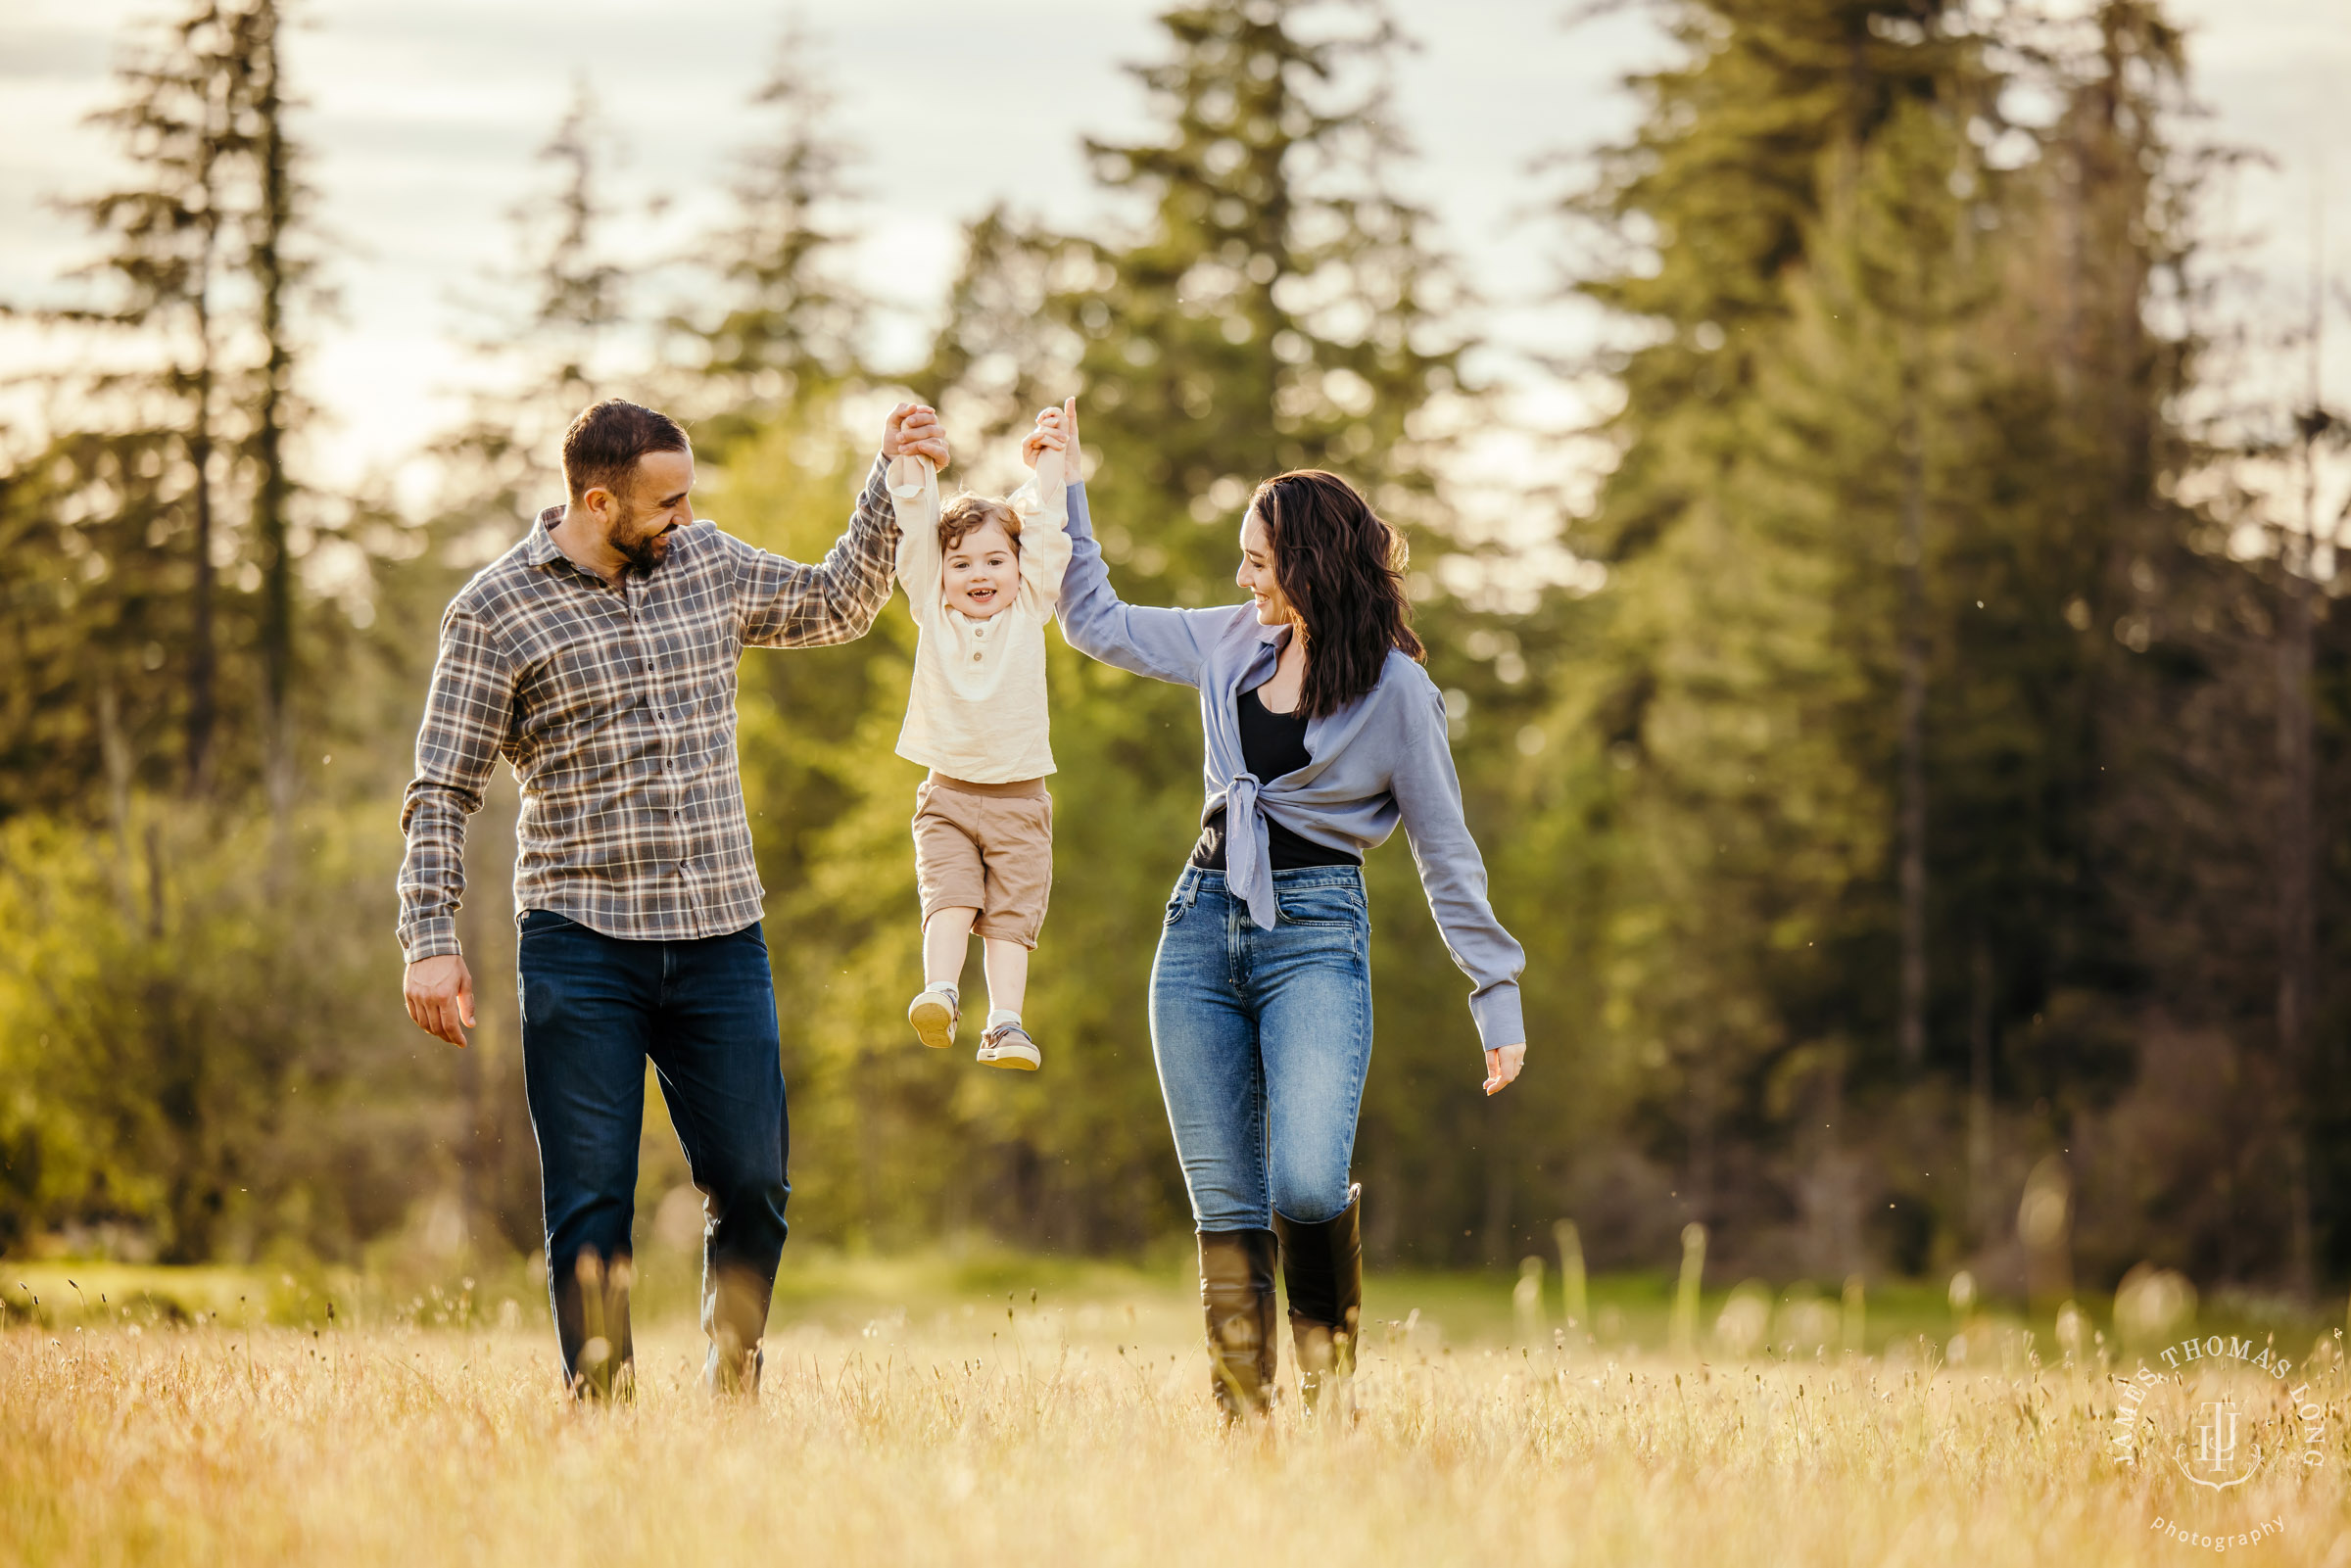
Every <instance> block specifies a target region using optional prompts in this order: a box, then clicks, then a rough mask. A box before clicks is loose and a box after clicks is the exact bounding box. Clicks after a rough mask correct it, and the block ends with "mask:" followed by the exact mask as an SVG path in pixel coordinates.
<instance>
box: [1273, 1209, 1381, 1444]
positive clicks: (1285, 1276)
mask: <svg viewBox="0 0 2351 1568" xmlns="http://www.w3.org/2000/svg"><path fill="white" fill-rule="evenodd" d="M1363 1217H1364V1189H1363V1188H1362V1186H1361V1185H1358V1186H1354V1187H1350V1188H1349V1189H1348V1190H1347V1207H1346V1208H1344V1209H1342V1210H1340V1211H1339V1212H1337V1213H1336V1214H1334V1215H1332V1216H1331V1217H1330V1218H1328V1219H1324V1220H1320V1221H1318V1222H1316V1223H1314V1224H1311V1225H1310V1224H1302V1223H1300V1222H1299V1221H1297V1220H1295V1219H1285V1218H1283V1217H1282V1216H1281V1215H1280V1214H1279V1213H1278V1212H1276V1213H1275V1214H1274V1216H1273V1230H1274V1234H1275V1235H1277V1236H1278V1237H1279V1238H1280V1240H1281V1277H1282V1283H1283V1285H1285V1286H1286V1287H1287V1288H1288V1290H1289V1293H1290V1334H1291V1337H1292V1338H1293V1339H1295V1340H1296V1342H1297V1347H1298V1389H1299V1392H1300V1394H1302V1395H1303V1396H1304V1397H1305V1400H1306V1407H1307V1409H1309V1410H1310V1411H1313V1412H1315V1413H1316V1414H1318V1415H1323V1416H1329V1417H1333V1418H1336V1419H1342V1420H1343V1419H1345V1418H1346V1417H1347V1416H1349V1415H1351V1414H1353V1413H1354V1408H1355V1397H1354V1380H1355V1337H1356V1332H1357V1329H1358V1326H1359V1325H1360V1324H1361V1323H1362V1321H1363V1315H1364V1226H1363Z"/></svg>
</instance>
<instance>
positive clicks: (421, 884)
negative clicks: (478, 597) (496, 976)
mask: <svg viewBox="0 0 2351 1568" xmlns="http://www.w3.org/2000/svg"><path fill="white" fill-rule="evenodd" d="M513 711H514V671H513V663H512V660H511V659H510V658H508V657H507V655H506V653H505V651H504V649H503V648H501V647H500V646H499V645H498V642H497V641H496V639H494V638H493V637H492V636H491V635H490V632H489V629H488V628H486V627H485V626H483V625H482V623H481V621H480V619H479V618H478V617H477V616H475V615H474V613H473V612H472V610H471V609H470V608H469V607H468V606H467V604H466V602H465V600H464V598H463V597H462V596H460V597H459V598H458V599H456V601H455V602H453V603H452V604H451V605H450V607H449V611H448V613H447V614H445V615H443V616H442V618H441V650H440V654H439V656H438V657H437V658H436V659H435V660H434V663H433V685H432V690H431V692H430V693H429V694H428V695H427V696H426V698H425V704H424V723H423V725H422V726H421V727H420V728H419V729H418V730H417V732H416V777H415V778H414V779H412V780H410V781H409V783H408V794H407V796H406V798H405V799H404V800H403V802H402V804H401V812H400V829H401V832H402V834H403V835H404V836H406V837H407V839H408V853H407V855H406V857H405V858H404V859H403V860H402V862H401V867H400V945H401V949H402V951H403V952H404V953H405V954H406V955H407V958H408V962H409V963H411V964H414V963H416V962H418V961H419V960H422V959H427V958H438V957H440V956H441V955H443V954H446V953H455V952H456V951H458V944H457V919H456V916H457V906H458V905H459V904H460V903H461V902H462V901H463V899H464V895H465V819H466V818H467V817H469V816H471V815H472V814H473V813H475V812H477V811H479V810H481V809H482V790H483V788H484V787H485V786H486V785H487V784H489V782H490V774H491V771H492V770H493V769H495V768H496V767H497V766H498V758H499V752H500V750H501V748H502V747H504V744H505V742H506V736H507V734H508V730H509V728H510V726H511V724H512V721H513Z"/></svg>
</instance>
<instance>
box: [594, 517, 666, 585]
mask: <svg viewBox="0 0 2351 1568" xmlns="http://www.w3.org/2000/svg"><path fill="white" fill-rule="evenodd" d="M636 520H637V519H636V516H635V514H634V513H632V514H630V515H628V516H625V517H621V518H618V519H616V520H615V521H614V523H613V526H612V531H611V532H610V533H608V534H606V535H605V536H604V543H605V544H607V545H609V546H612V547H613V548H614V549H615V550H617V551H619V553H620V558H621V560H622V561H623V562H625V563H626V564H624V565H623V566H622V567H621V575H622V576H624V577H649V576H651V575H652V572H653V569H654V568H655V567H657V566H659V565H660V564H661V557H662V556H663V555H665V554H666V553H668V550H669V531H668V530H667V529H663V530H662V531H661V532H660V533H658V534H647V535H645V536H644V537H642V538H640V539H634V540H631V539H624V538H623V537H622V533H623V530H625V529H627V528H628V527H629V525H630V524H632V523H634V522H635V521H636Z"/></svg>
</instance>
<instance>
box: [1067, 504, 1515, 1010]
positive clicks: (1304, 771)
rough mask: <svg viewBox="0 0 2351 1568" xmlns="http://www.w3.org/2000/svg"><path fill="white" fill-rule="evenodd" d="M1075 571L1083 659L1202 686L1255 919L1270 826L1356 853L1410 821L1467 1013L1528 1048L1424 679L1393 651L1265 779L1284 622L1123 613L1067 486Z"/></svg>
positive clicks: (1438, 705)
mask: <svg viewBox="0 0 2351 1568" xmlns="http://www.w3.org/2000/svg"><path fill="white" fill-rule="evenodd" d="M1069 494H1070V508H1069V532H1070V543H1071V546H1072V549H1071V554H1070V565H1069V570H1068V572H1067V573H1066V574H1065V575H1064V576H1063V578H1062V580H1061V604H1060V616H1061V630H1062V635H1063V636H1064V637H1065V638H1067V639H1068V640H1069V643H1070V646H1072V647H1074V648H1076V649H1077V650H1078V651H1079V652H1080V653H1084V654H1087V655H1089V656H1091V657H1093V658H1097V659H1100V660H1101V661H1102V662H1103V663H1105V664H1115V665H1117V666H1118V667H1119V668H1120V669H1122V670H1132V671H1133V672H1134V673H1135V674H1137V675H1148V676H1151V677H1153V678H1154V679H1157V680H1161V681H1172V682H1175V683H1176V684H1177V685H1179V686H1189V687H1197V688H1199V690H1200V722H1201V726H1202V728H1203V729H1204V730H1205V731H1206V732H1207V735H1208V762H1207V767H1206V770H1205V771H1206V774H1207V780H1208V803H1207V805H1206V806H1204V807H1203V808H1202V810H1201V822H1202V825H1203V826H1205V825H1206V823H1207V820H1208V818H1209V817H1210V816H1211V815H1213V814H1214V813H1215V812H1216V810H1217V808H1218V807H1220V806H1223V808H1224V809H1225V812H1226V817H1225V822H1226V825H1227V831H1226V832H1225V835H1224V878H1225V882H1226V884H1227V885H1228V886H1230V887H1231V888H1232V889H1233V891H1234V892H1235V894H1237V895H1238V896H1239V897H1241V898H1242V899H1243V900H1244V901H1246V902H1247V904H1248V906H1249V916H1250V919H1252V920H1254V921H1255V922H1256V923H1257V924H1258V925H1259V926H1260V927H1264V928H1266V929H1268V930H1271V929H1272V928H1273V922H1274V916H1275V910H1276V905H1275V902H1274V898H1273V872H1272V861H1271V857H1270V856H1269V855H1268V853H1267V849H1266V837H1267V834H1266V821H1267V819H1268V818H1269V817H1270V818H1271V819H1273V820H1274V821H1277V822H1279V823H1280V824H1281V825H1282V826H1283V827H1284V828H1287V829H1289V830H1290V831H1291V832H1294V833H1296V834H1298V835H1299V836H1300V837H1302V838H1308V839H1312V840H1313V841H1314V842H1316V843H1318V844H1322V845H1324V846H1326V847H1328V848H1332V849H1344V850H1347V851H1349V852H1351V853H1354V854H1357V855H1361V854H1362V853H1363V852H1364V851H1366V850H1367V849H1369V848H1371V847H1372V846H1374V845H1376V844H1382V843H1385V842H1387V839H1388V835H1389V834H1390V833H1392V832H1395V831H1396V825H1397V823H1399V822H1402V823H1403V824H1404V835H1405V838H1406V840H1407V841H1408V842H1410V843H1411V845H1412V847H1413V861H1414V864H1415V865H1416V866H1418V867H1419V869H1420V885H1421V887H1422V888H1423V889H1424V890H1425V891H1426V892H1427V894H1428V907H1429V911H1430V913H1431V914H1433V915H1435V916H1436V919H1437V928H1438V929H1439V930H1440V931H1442V932H1443V933H1444V936H1445V947H1446V950H1447V951H1448V952H1450V953H1451V954H1452V955H1453V961H1454V963H1456V964H1458V965H1460V966H1461V969H1462V973H1463V974H1466V975H1468V976H1469V978H1470V980H1471V981H1472V982H1473V987H1472V989H1471V991H1470V993H1469V1015H1470V1017H1471V1018H1473V1019H1474V1020H1476V1022H1477V1032H1478V1035H1479V1037H1480V1038H1481V1039H1482V1040H1483V1041H1484V1042H1485V1046H1486V1049H1488V1050H1499V1049H1501V1048H1502V1047H1504V1046H1506V1045H1517V1044H1521V1043H1523V1042H1524V1041H1525V1039H1526V1025H1525V1022H1524V1021H1523V1019H1522V1018H1521V1016H1520V1010H1519V1004H1518V974H1519V972H1520V971H1521V970H1523V969H1524V968H1525V967H1526V953H1525V951H1524V949H1522V948H1520V947H1519V945H1518V944H1517V942H1516V941H1514V940H1513V939H1512V938H1511V933H1510V932H1509V931H1506V930H1504V929H1503V928H1502V923H1501V922H1500V921H1498V920H1496V919H1495V918H1494V908H1493V906H1492V905H1491V904H1489V903H1488V902H1487V901H1486V866H1485V862H1484V861H1483V860H1482V859H1480V858H1479V857H1478V853H1477V843H1476V841H1475V840H1474V839H1472V838H1471V837H1470V836H1469V828H1468V825H1467V824H1466V823H1464V822H1463V820H1462V786H1461V781H1460V780H1459V779H1458V778H1457V777H1456V776H1455V774H1454V770H1453V751H1452V748H1451V747H1450V746H1449V745H1448V744H1447V741H1446V727H1445V698H1444V696H1443V694H1442V693H1440V692H1439V691H1438V690H1437V689H1436V685H1435V683H1433V682H1431V681H1430V680H1429V678H1428V672H1426V671H1425V670H1423V669H1421V668H1420V666H1419V665H1418V664H1416V663H1415V662H1414V661H1413V660H1412V659H1411V658H1409V657H1408V656H1406V655H1405V654H1403V653H1399V652H1390V653H1389V654H1388V664H1387V668H1386V669H1384V670H1382V671H1381V672H1380V677H1379V685H1377V686H1375V687H1373V688H1372V689H1371V690H1370V691H1369V692H1368V693H1367V694H1366V695H1364V696H1363V697H1360V698H1358V699H1357V700H1356V701H1354V702H1351V703H1349V704H1348V705H1347V706H1346V707H1344V708H1342V709H1340V710H1339V711H1338V712H1337V713H1332V714H1325V715H1324V716H1322V717H1321V718H1319V719H1313V720H1310V721H1308V723H1307V727H1306V749H1307V752H1308V754H1309V755H1311V756H1312V757H1313V759H1314V760H1313V761H1312V762H1310V763H1308V764H1307V765H1306V766H1305V767H1303V768H1301V769H1299V770H1298V771H1297V772H1295V773H1286V774H1283V775H1282V776H1281V777H1280V778H1278V779H1273V780H1264V779H1260V778H1258V777H1257V776H1256V775H1255V774H1253V773H1251V772H1249V771H1248V768H1247V766H1246V764H1245V763H1244V762H1243V761H1242V756H1241V728H1240V717H1239V711H1238V709H1237V708H1236V706H1235V705H1234V698H1236V697H1237V696H1238V695H1239V694H1240V693H1241V692H1243V691H1246V690H1249V689H1252V688H1255V687H1257V686H1259V685H1261V684H1263V683H1264V682H1265V681H1266V680H1267V678H1268V677H1270V676H1271V675H1272V673H1273V665H1274V662H1275V661H1276V660H1277V659H1278V658H1279V657H1280V652H1281V646H1282V643H1283V642H1284V641H1286V640H1287V638H1288V636H1289V631H1288V629H1287V628H1286V627H1271V626H1261V625H1259V624H1258V620H1257V612H1256V609H1255V607H1254V606H1252V605H1248V604H1230V605H1223V606H1221V607H1219V608H1216V609H1211V610H1176V609H1151V608H1147V607H1145V606H1142V605H1135V604H1126V603H1122V602H1121V601H1120V599H1119V595H1118V594H1117V593H1116V592H1115V591H1114V590H1113V589H1112V588H1111V586H1110V573H1109V571H1108V569H1107V568H1106V567H1105V566H1104V565H1103V563H1102V546H1100V545H1099V544H1098V543H1097V542H1096V541H1095V539H1094V528H1093V519H1092V518H1091V517H1090V516H1089V515H1088V513H1087V511H1086V506H1085V487H1084V486H1083V485H1081V484H1080V485H1072V486H1071V487H1070V493H1069Z"/></svg>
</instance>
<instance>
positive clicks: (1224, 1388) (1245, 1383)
mask: <svg viewBox="0 0 2351 1568" xmlns="http://www.w3.org/2000/svg"><path fill="white" fill-rule="evenodd" d="M1273 1253H1274V1242H1273V1233H1272V1232H1271V1231H1270V1230H1204V1231H1202V1232H1200V1306H1201V1307H1202V1308H1203V1309H1204V1310H1205V1311H1206V1312H1207V1314H1208V1376H1209V1383H1210V1386H1211V1387H1212V1388H1213V1389H1214V1390H1215V1392H1216V1396H1217V1402H1218V1403H1219V1404H1221V1405H1223V1407H1224V1414H1225V1416H1226V1418H1228V1419H1238V1418H1239V1417H1241V1416H1243V1415H1263V1414H1264V1413H1265V1412H1266V1407H1267V1403H1268V1402H1269V1401H1270V1400H1271V1398H1272V1394H1273V1354H1274V1351H1273Z"/></svg>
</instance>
